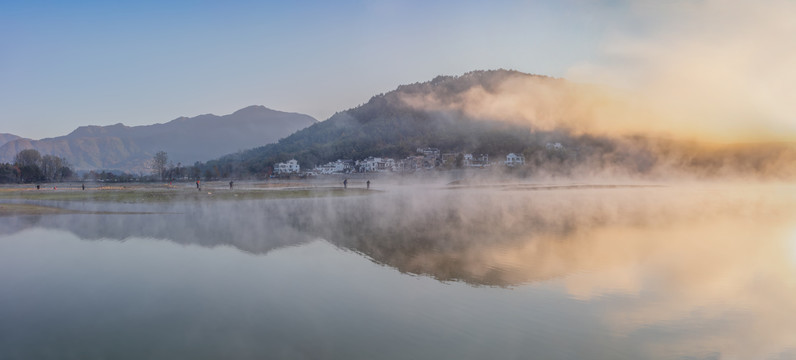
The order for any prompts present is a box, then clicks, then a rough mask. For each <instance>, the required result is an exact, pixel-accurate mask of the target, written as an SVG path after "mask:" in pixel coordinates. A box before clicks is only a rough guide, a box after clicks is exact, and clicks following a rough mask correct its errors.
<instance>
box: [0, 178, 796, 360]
mask: <svg viewBox="0 0 796 360" xmlns="http://www.w3.org/2000/svg"><path fill="white" fill-rule="evenodd" d="M43 204H47V205H57V206H64V207H69V208H74V209H83V210H110V211H148V212H154V214H141V215H93V214H77V215H50V216H11V217H2V218H0V359H48V358H52V359H107V358H113V359H142V358H146V359H175V358H190V359H203V358H204V359H218V358H235V359H263V358H283V359H440V358H443V359H444V358H449V359H487V358H490V359H491V358H494V359H796V187H793V186H787V185H777V186H774V185H767V186H751V185H749V186H707V185H700V186H666V187H646V188H626V187H616V188H568V189H553V190H539V189H535V188H529V187H520V186H516V187H512V186H508V187H500V188H461V189H441V188H440V189H434V188H425V189H417V188H408V187H407V188H394V189H390V190H389V191H385V192H383V193H380V194H376V195H373V196H361V197H350V198H326V199H292V200H291V199H284V200H260V201H237V202H234V201H233V202H214V201H198V202H184V203H172V204H114V203H90V202H85V203H82V202H72V203H52V202H51V203H43Z"/></svg>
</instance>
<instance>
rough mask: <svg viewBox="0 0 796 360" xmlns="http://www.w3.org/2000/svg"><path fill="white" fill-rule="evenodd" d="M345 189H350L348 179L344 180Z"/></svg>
mask: <svg viewBox="0 0 796 360" xmlns="http://www.w3.org/2000/svg"><path fill="white" fill-rule="evenodd" d="M343 189H348V179H345V180H343Z"/></svg>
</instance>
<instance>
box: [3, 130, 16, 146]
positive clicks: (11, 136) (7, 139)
mask: <svg viewBox="0 0 796 360" xmlns="http://www.w3.org/2000/svg"><path fill="white" fill-rule="evenodd" d="M17 139H21V137H19V136H16V135H14V134H4V133H0V146H3V145H5V144H6V143H8V142H11V141H14V140H17Z"/></svg>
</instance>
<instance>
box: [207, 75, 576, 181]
mask: <svg viewBox="0 0 796 360" xmlns="http://www.w3.org/2000/svg"><path fill="white" fill-rule="evenodd" d="M512 77H523V78H532V79H538V80H539V81H543V82H563V81H564V80H558V79H553V78H549V77H544V76H537V75H528V74H524V73H520V72H516V71H508V70H495V71H476V72H471V73H467V74H465V75H462V76H456V77H454V76H439V77H436V78H435V79H433V80H432V81H429V82H424V83H415V84H411V85H402V86H400V87H398V88H397V89H396V90H394V91H391V92H389V93H386V94H380V95H377V96H374V97H373V98H371V99H370V101H368V102H367V103H365V104H363V105H360V106H358V107H356V108H353V109H350V110H346V111H343V112H339V113H337V114H335V115H333V116H332V117H330V118H329V119H328V120H326V121H322V122H319V123H317V124H314V125H312V126H310V127H308V128H305V129H303V130H300V131H298V132H296V133H294V134H292V135H290V136H288V137H286V138H284V139H281V140H279V142H277V143H275V144H269V145H265V146H262V147H258V148H255V149H252V150H249V151H245V152H241V153H237V154H232V155H228V156H225V157H223V158H221V159H218V160H214V161H210V162H208V163H207V164H206V165H207V166H210V167H220V168H226V169H229V168H235V169H241V170H244V171H245V172H248V173H254V174H257V173H262V172H264V171H266V169H267V167H269V166H272V165H273V164H274V163H276V162H281V161H285V160H289V159H291V158H295V159H297V160H298V161H299V163H300V164H301V166H302V167H308V166H314V165H318V164H324V163H326V162H329V161H334V160H336V159H354V160H357V159H363V158H365V157H368V156H386V157H394V158H403V157H406V156H409V155H412V154H415V152H416V149H417V148H418V147H436V148H439V149H442V150H443V151H466V152H472V153H488V154H506V153H508V152H521V151H522V150H523V149H524V148H525V147H526V146H527V145H528V143H529V137H530V136H531V128H530V126H529V125H516V124H511V123H507V122H502V121H492V120H493V119H486V118H478V117H474V116H472V115H470V114H467V113H465V112H464V111H462V110H461V109H457V108H456V107H451V108H446V107H444V106H443V107H438V106H434V108H433V109H431V108H428V107H425V106H422V104H419V105H418V104H411V103H410V102H408V101H407V99H418V98H421V99H422V98H423V97H425V96H432V95H433V97H434V99H435V102H442V103H444V102H446V101H448V100H456V99H459V100H460V99H461V98H462V97H463V96H465V94H468V93H469V91H470V90H471V89H473V88H479V89H483V90H484V91H493V90H495V89H496V88H497V87H498V86H499V85H500V84H501V83H502V82H503V81H505V80H506V79H508V78H512ZM435 105H439V104H435Z"/></svg>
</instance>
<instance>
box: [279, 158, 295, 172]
mask: <svg viewBox="0 0 796 360" xmlns="http://www.w3.org/2000/svg"><path fill="white" fill-rule="evenodd" d="M299 170H300V167H299V164H298V161H296V159H290V160H288V162H286V163H278V164H276V165H274V172H275V173H277V174H293V173H298V172H299Z"/></svg>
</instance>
